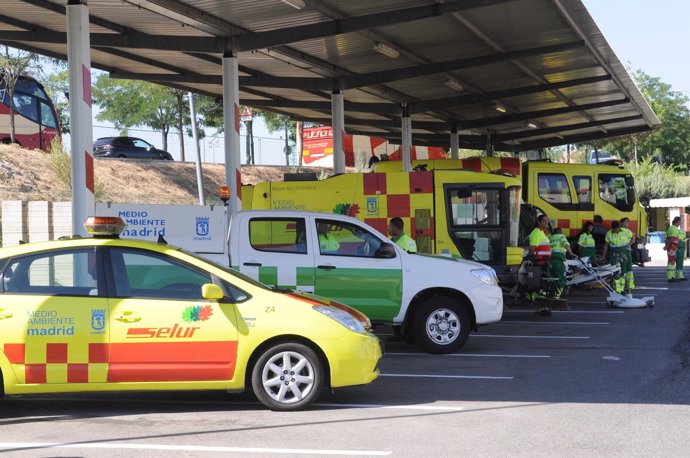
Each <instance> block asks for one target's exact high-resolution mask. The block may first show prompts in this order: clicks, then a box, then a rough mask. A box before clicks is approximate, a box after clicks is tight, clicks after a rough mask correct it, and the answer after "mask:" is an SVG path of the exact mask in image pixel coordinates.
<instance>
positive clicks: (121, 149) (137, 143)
mask: <svg viewBox="0 0 690 458" xmlns="http://www.w3.org/2000/svg"><path fill="white" fill-rule="evenodd" d="M93 155H94V156H95V157H129V158H132V159H162V160H168V161H172V160H173V158H172V155H171V154H170V153H168V152H167V151H163V150H160V149H158V148H156V147H155V146H153V145H152V144H150V143H148V142H145V141H144V140H142V139H141V138H135V137H103V138H99V139H98V140H96V141H95V142H93Z"/></svg>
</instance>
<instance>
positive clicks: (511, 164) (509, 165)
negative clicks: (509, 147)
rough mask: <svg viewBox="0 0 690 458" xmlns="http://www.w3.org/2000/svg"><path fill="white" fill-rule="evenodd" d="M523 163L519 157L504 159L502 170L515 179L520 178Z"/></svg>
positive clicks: (502, 159)
mask: <svg viewBox="0 0 690 458" xmlns="http://www.w3.org/2000/svg"><path fill="white" fill-rule="evenodd" d="M521 164H522V163H521V162H520V158H519V157H502V158H501V170H505V171H506V172H508V173H510V174H511V175H513V176H514V177H519V176H520V172H521Z"/></svg>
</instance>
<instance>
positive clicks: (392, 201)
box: [387, 194, 410, 217]
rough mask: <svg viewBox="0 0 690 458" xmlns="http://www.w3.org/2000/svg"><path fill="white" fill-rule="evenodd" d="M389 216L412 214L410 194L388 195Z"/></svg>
mask: <svg viewBox="0 0 690 458" xmlns="http://www.w3.org/2000/svg"><path fill="white" fill-rule="evenodd" d="M387 205H388V216H390V217H393V216H400V217H407V216H410V195H409V194H391V195H389V196H387Z"/></svg>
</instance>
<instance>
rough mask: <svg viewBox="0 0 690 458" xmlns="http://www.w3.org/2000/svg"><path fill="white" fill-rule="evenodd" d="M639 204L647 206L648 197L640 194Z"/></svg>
mask: <svg viewBox="0 0 690 458" xmlns="http://www.w3.org/2000/svg"><path fill="white" fill-rule="evenodd" d="M640 204H641V205H642V206H643V207H645V208H647V207H649V197H647V196H641V197H640Z"/></svg>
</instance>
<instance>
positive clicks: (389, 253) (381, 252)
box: [374, 242, 396, 259]
mask: <svg viewBox="0 0 690 458" xmlns="http://www.w3.org/2000/svg"><path fill="white" fill-rule="evenodd" d="M395 256H396V255H395V247H394V246H393V244H392V243H386V242H384V243H382V244H381V246H380V247H379V249H378V250H376V253H374V257H375V258H383V259H391V258H394V257H395Z"/></svg>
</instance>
